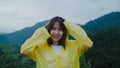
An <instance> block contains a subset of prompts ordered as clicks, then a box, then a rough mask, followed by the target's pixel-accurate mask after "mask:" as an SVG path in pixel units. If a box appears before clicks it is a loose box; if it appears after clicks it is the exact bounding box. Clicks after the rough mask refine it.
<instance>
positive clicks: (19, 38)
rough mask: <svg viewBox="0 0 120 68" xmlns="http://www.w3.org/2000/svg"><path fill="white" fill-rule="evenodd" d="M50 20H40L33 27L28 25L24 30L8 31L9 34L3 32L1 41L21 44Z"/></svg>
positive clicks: (0, 36)
mask: <svg viewBox="0 0 120 68" xmlns="http://www.w3.org/2000/svg"><path fill="white" fill-rule="evenodd" d="M48 22H49V20H46V21H43V22H38V23H37V24H35V25H34V26H32V27H26V28H24V29H22V30H19V31H16V32H13V33H8V34H2V35H0V42H4V43H6V44H16V45H21V44H22V43H23V42H24V41H25V40H26V39H27V38H29V37H30V36H31V35H32V34H33V32H34V31H35V30H36V29H37V28H39V27H41V26H44V25H45V24H47V23H48Z"/></svg>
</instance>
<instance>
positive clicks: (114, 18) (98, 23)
mask: <svg viewBox="0 0 120 68" xmlns="http://www.w3.org/2000/svg"><path fill="white" fill-rule="evenodd" d="M118 21H120V12H112V13H109V14H106V15H104V16H102V17H99V18H97V19H95V20H93V21H90V22H88V23H87V24H85V25H84V26H83V28H84V29H85V30H86V32H87V33H89V34H95V33H97V32H99V31H101V30H107V29H110V28H112V27H113V26H116V25H117V24H118V23H119V22H118Z"/></svg>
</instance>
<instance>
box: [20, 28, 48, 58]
mask: <svg viewBox="0 0 120 68" xmlns="http://www.w3.org/2000/svg"><path fill="white" fill-rule="evenodd" d="M49 37H50V35H49V33H48V31H47V30H46V28H45V27H41V28H38V29H37V30H36V31H35V32H34V34H33V35H32V36H31V37H30V38H29V39H27V40H26V41H25V43H24V44H23V45H22V46H21V51H20V52H21V54H23V55H25V56H27V57H29V58H30V59H32V60H36V50H37V48H40V46H42V45H43V44H44V41H45V40H47V38H49Z"/></svg>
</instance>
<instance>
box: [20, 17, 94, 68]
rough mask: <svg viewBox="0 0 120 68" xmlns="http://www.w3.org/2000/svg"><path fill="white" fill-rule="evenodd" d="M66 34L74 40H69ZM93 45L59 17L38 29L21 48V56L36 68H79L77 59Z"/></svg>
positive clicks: (82, 31)
mask: <svg viewBox="0 0 120 68" xmlns="http://www.w3.org/2000/svg"><path fill="white" fill-rule="evenodd" d="M68 34H70V35H71V36H73V37H74V38H75V40H69V39H68ZM92 45H93V43H92V41H91V40H90V39H89V37H88V36H87V34H86V32H85V31H84V30H83V29H82V28H81V27H80V26H77V25H75V24H73V23H71V22H68V21H66V20H65V19H63V18H61V17H58V16H57V17H54V18H52V19H51V21H50V22H49V23H48V24H47V25H46V26H44V27H41V28H38V29H37V30H36V31H35V33H34V34H33V35H32V37H30V38H29V39H28V40H27V41H26V42H25V43H24V44H23V45H22V47H21V54H23V55H25V56H27V57H28V58H30V59H32V60H34V61H35V62H36V66H37V67H36V68H79V67H80V66H79V57H80V56H81V55H82V54H83V53H84V52H86V51H87V50H88V49H89V48H90V47H92Z"/></svg>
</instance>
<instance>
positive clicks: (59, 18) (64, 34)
mask: <svg viewBox="0 0 120 68" xmlns="http://www.w3.org/2000/svg"><path fill="white" fill-rule="evenodd" d="M64 21H65V20H64V19H63V18H62V17H59V16H56V17H54V18H52V19H51V20H50V22H49V23H48V24H47V25H46V26H45V28H46V29H47V30H48V32H49V33H50V31H51V29H52V28H53V26H54V24H55V23H56V22H57V23H59V25H60V29H61V30H62V31H63V36H62V38H61V39H60V41H59V45H62V46H63V47H64V48H65V39H66V36H67V30H66V27H65V25H64V24H63V22H64ZM47 42H48V44H49V45H51V44H53V40H52V39H51V37H50V38H48V39H47Z"/></svg>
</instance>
